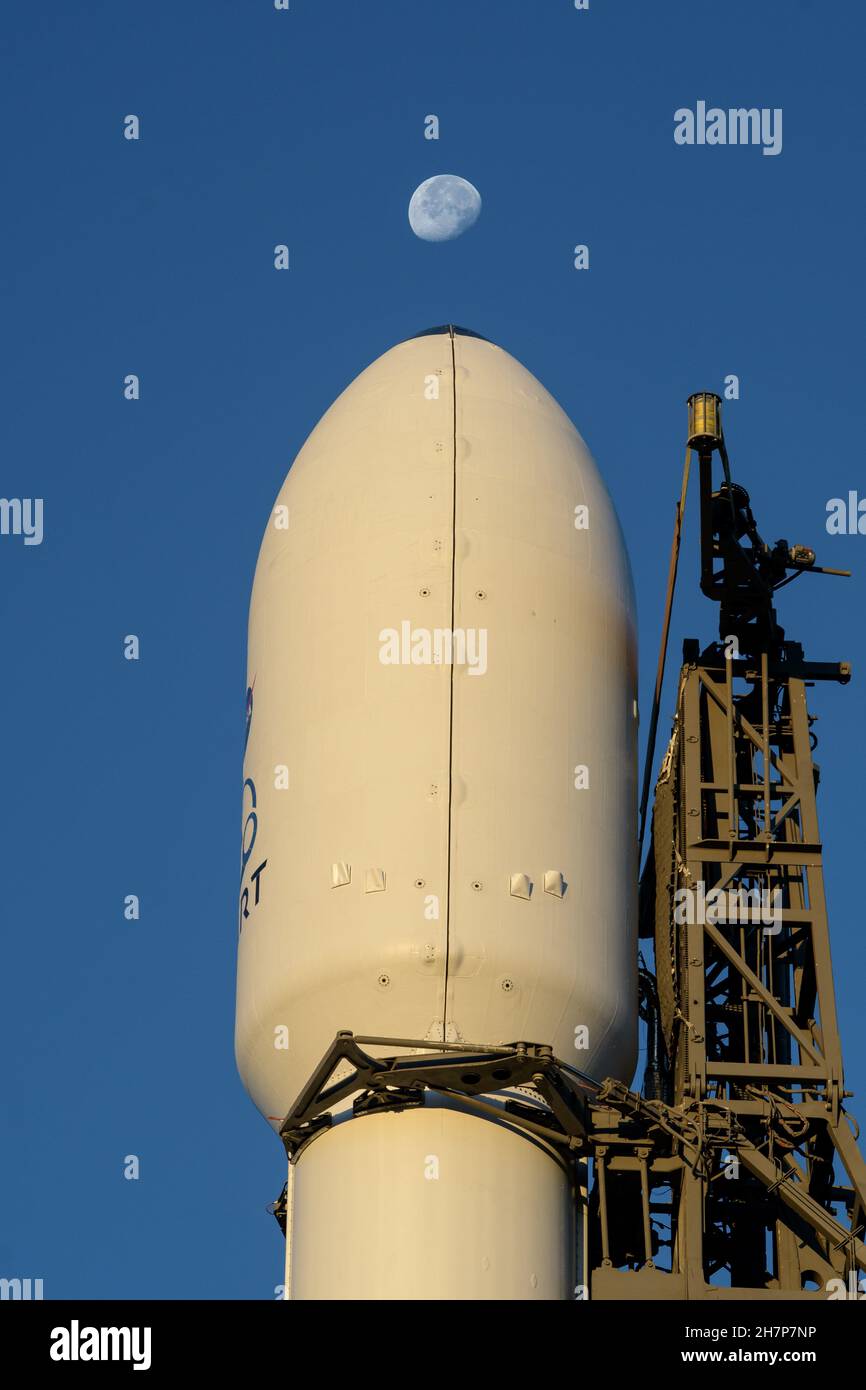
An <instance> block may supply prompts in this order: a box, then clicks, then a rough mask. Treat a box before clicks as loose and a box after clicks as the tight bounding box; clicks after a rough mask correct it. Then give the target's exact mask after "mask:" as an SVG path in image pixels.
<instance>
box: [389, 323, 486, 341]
mask: <svg viewBox="0 0 866 1390" xmlns="http://www.w3.org/2000/svg"><path fill="white" fill-rule="evenodd" d="M436 333H450V334H451V336H452V337H453V336H454V335H455V334H457V335H459V336H460V337H461V338H480V339H481V341H482V343H489V342H490V341H491V340H490V338H485V336H484V334H483V333H475V332H474V331H473V330H472V329H471V328H461V327H460V325H459V324H457V323H440V324H439V325H438V327H436V328H423V329H422V330H421V332H420V333H413V334H412V337H411V338H404V339H403V342H404V343H411V342H412V341H413V340H414V339H415V338H429V337H431V336H432V335H433V334H436Z"/></svg>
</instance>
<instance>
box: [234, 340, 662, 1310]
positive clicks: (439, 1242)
mask: <svg viewBox="0 0 866 1390" xmlns="http://www.w3.org/2000/svg"><path fill="white" fill-rule="evenodd" d="M636 728H637V706H636V641H635V619H634V597H633V591H632V584H631V578H630V572H629V566H628V561H627V558H626V554H625V549H624V546H623V541H622V536H621V532H620V528H619V525H618V522H617V519H616V516H615V513H614V510H613V507H612V504H611V501H610V498H609V497H608V494H607V492H606V490H605V487H604V484H603V482H602V480H601V478H600V476H599V473H598V470H597V469H596V466H595V464H594V462H593V460H592V458H591V457H590V455H589V453H588V451H587V449H586V446H585V445H584V443H583V440H582V439H581V437H580V435H579V434H578V433H577V431H576V430H575V429H574V427H573V425H572V424H571V422H570V421H569V420H568V418H567V417H566V415H565V414H564V413H563V411H562V410H561V409H560V408H559V406H558V405H557V404H556V402H555V401H554V400H553V399H552V398H551V397H550V396H549V395H548V393H547V392H546V391H545V390H544V388H543V387H542V386H541V385H540V384H539V383H538V382H537V381H536V380H535V378H534V377H533V376H531V375H530V374H529V373H528V372H527V371H526V370H525V369H524V368H523V367H522V366H520V364H519V363H518V362H516V361H515V360H514V358H512V357H510V356H509V355H508V354H507V353H506V352H504V351H503V350H502V349H501V348H499V347H496V346H494V345H493V344H492V343H490V342H487V341H486V340H485V339H482V338H479V337H478V336H476V335H474V334H472V333H468V332H466V331H464V330H462V329H459V328H453V327H451V326H446V327H444V328H440V329H435V330H433V331H432V332H429V333H424V334H421V335H419V336H418V337H415V338H411V339H409V340H408V341H407V342H403V343H401V344H399V346H397V347H395V348H393V349H392V350H391V351H389V352H386V353H385V354H384V356H382V357H380V358H379V359H378V360H377V361H376V362H374V363H373V364H372V366H370V367H368V368H367V369H366V371H364V372H362V373H361V375H360V376H359V377H357V379H356V380H355V381H353V382H352V384H351V385H350V386H349V387H348V388H347V389H346V390H345V391H344V392H343V394H342V395H341V396H340V397H339V399H338V400H337V401H336V402H335V403H334V405H333V406H332V407H331V408H330V410H328V412H327V413H326V414H325V416H324V417H323V419H322V420H321V421H320V423H319V424H318V425H317V427H316V428H315V429H314V430H313V432H312V434H311V435H310V437H309V439H308V440H307V442H306V444H305V445H304V447H303V448H302V450H301V452H300V453H299V455H298V457H297V459H296V460H295V462H294V464H293V465H292V468H291V470H290V472H289V474H288V477H287V478H286V481H285V483H284V485H283V488H282V491H281V492H280V495H279V497H278V499H277V503H276V505H275V507H274V510H273V512H272V515H271V518H270V522H269V525H268V527H267V531H266V534H265V537H264V540H263V542H262V547H261V553H260V555H259V561H258V567H257V570H256V577H255V585H254V589H253V597H252V604H251V609H250V629H249V664H248V694H247V743H246V751H245V761H244V788H243V846H242V878H241V885H240V905H239V932H240V936H239V956H238V997H237V1032H236V1051H237V1059H238V1066H239V1069H240V1072H241V1076H242V1077H243V1080H244V1082H245V1085H246V1087H247V1089H248V1091H249V1093H250V1095H251V1096H252V1098H253V1100H254V1102H255V1104H256V1105H257V1106H258V1108H259V1109H260V1110H261V1112H262V1113H263V1114H264V1115H265V1116H266V1117H267V1118H268V1119H269V1121H270V1122H271V1124H272V1125H273V1126H274V1127H275V1128H276V1129H277V1130H279V1129H280V1125H281V1122H282V1120H283V1117H284V1116H285V1115H286V1114H287V1113H288V1112H289V1110H290V1109H291V1108H292V1106H293V1104H294V1102H295V1100H296V1098H297V1097H298V1095H299V1093H300V1092H301V1091H302V1090H303V1088H304V1087H305V1086H306V1084H307V1082H308V1081H309V1079H310V1077H311V1075H312V1074H313V1072H314V1071H315V1069H316V1067H317V1065H318V1064H319V1062H320V1061H321V1059H322V1057H323V1054H324V1053H325V1052H326V1051H327V1049H328V1047H329V1045H330V1044H331V1043H332V1042H333V1040H334V1037H335V1035H336V1034H337V1033H338V1032H340V1031H341V1030H351V1032H353V1033H355V1034H363V1035H375V1036H376V1037H380V1038H383V1039H419V1040H424V1041H425V1042H427V1043H428V1044H429V1046H430V1048H432V1049H435V1048H436V1046H437V1044H442V1043H443V1042H444V1043H466V1044H484V1045H498V1044H509V1043H513V1042H515V1041H516V1040H521V1039H522V1040H530V1041H532V1042H534V1043H541V1044H548V1045H550V1046H551V1047H552V1049H553V1052H554V1053H555V1055H556V1057H558V1058H559V1059H560V1060H561V1062H563V1063H564V1064H566V1066H570V1067H574V1068H576V1069H579V1070H580V1071H581V1072H583V1073H586V1074H588V1075H589V1076H591V1077H595V1078H599V1079H601V1078H603V1077H605V1076H616V1077H619V1078H621V1079H623V1080H625V1081H629V1080H630V1079H631V1075H632V1071H633V1068H634V1062H635V1055H636V1041H637V1012H638V1010H637V980H636V902H635V892H636V881H637V845H636V821H635V791H636ZM366 1050H367V1051H372V1052H373V1053H374V1055H381V1056H384V1055H386V1054H389V1053H394V1052H395V1051H397V1050H398V1049H396V1048H394V1047H390V1048H389V1047H388V1046H385V1045H382V1046H380V1047H378V1049H377V1048H375V1047H373V1048H368V1049H366ZM512 1098H513V1097H512ZM490 1099H491V1111H490V1113H489V1115H488V1116H487V1117H486V1118H481V1117H479V1115H477V1114H472V1113H469V1112H468V1111H467V1110H466V1109H465V1108H463V1107H461V1105H460V1102H459V1099H457V1098H454V1097H449V1096H447V1095H444V1096H443V1095H438V1096H437V1095H435V1094H433V1093H431V1092H429V1091H427V1092H425V1096H424V1100H425V1103H424V1104H420V1105H417V1106H414V1107H411V1108H403V1109H398V1110H396V1111H394V1112H389V1111H382V1112H377V1113H366V1114H355V1113H354V1112H353V1109H352V1106H351V1103H346V1104H345V1105H343V1106H342V1107H341V1106H339V1105H337V1106H335V1108H334V1113H333V1115H332V1120H333V1123H332V1124H331V1125H330V1127H329V1128H327V1129H325V1130H323V1131H322V1132H321V1133H320V1134H319V1136H318V1137H317V1138H315V1140H314V1141H313V1142H311V1143H309V1144H308V1145H306V1146H305V1147H303V1149H302V1150H301V1152H300V1155H299V1156H296V1157H297V1161H296V1163H294V1165H293V1171H292V1173H291V1179H292V1180H291V1182H290V1184H289V1191H290V1211H289V1213H288V1231H289V1237H288V1239H287V1272H286V1284H287V1288H288V1289H290V1291H291V1293H290V1296H291V1297H293V1298H301V1299H307V1298H325V1299H330V1298H334V1299H337V1298H421V1299H424V1298H428V1299H429V1298H495V1299H530V1298H547V1299H550V1298H568V1297H572V1296H573V1289H574V1284H575V1281H576V1279H578V1278H579V1273H578V1272H576V1259H577V1254H576V1251H577V1246H578V1244H579V1241H578V1239H577V1229H576V1226H577V1223H576V1217H575V1212H576V1204H575V1193H574V1191H573V1176H570V1175H569V1171H568V1169H567V1167H566V1166H564V1165H563V1164H562V1163H561V1162H559V1161H558V1159H557V1156H556V1154H555V1153H554V1152H553V1151H552V1150H551V1148H550V1146H549V1145H547V1144H545V1143H544V1142H543V1140H541V1139H539V1138H538V1137H532V1136H530V1135H529V1134H527V1133H525V1132H519V1131H517V1130H515V1129H514V1128H513V1127H511V1126H510V1125H509V1124H508V1121H507V1116H506V1112H505V1110H504V1109H503V1108H501V1107H502V1106H503V1105H504V1097H503V1095H501V1094H500V1095H497V1096H496V1097H491V1098H490ZM497 1106H498V1107H500V1109H499V1111H498V1112H497ZM497 1115H498V1117H497ZM287 1296H289V1295H288V1294H287Z"/></svg>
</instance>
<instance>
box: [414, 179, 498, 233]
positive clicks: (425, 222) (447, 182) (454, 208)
mask: <svg viewBox="0 0 866 1390" xmlns="http://www.w3.org/2000/svg"><path fill="white" fill-rule="evenodd" d="M480 211H481V194H480V193H479V192H478V189H477V188H475V187H474V186H473V185H472V184H471V183H469V182H468V180H467V179H461V178H460V177H459V175H457V174H434V176H433V178H432V179H425V180H424V182H423V183H422V184H419V186H418V187H417V188H416V189H415V192H414V193H413V194H412V197H411V199H410V200H409V225H410V227H411V228H412V231H413V232H414V233H415V235H416V236H418V237H420V238H421V240H422V241H453V240H454V238H455V237H458V236H460V234H461V233H462V232H465V231H466V230H467V229H468V228H469V227H471V226H472V224H473V222H476V221H477V220H478V214H479V213H480Z"/></svg>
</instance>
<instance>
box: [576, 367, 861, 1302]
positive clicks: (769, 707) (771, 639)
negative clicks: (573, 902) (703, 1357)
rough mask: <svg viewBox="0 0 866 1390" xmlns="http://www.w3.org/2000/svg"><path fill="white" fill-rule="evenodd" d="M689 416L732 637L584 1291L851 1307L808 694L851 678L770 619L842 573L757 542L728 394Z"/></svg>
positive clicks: (649, 921) (649, 902)
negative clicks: (731, 453)
mask: <svg viewBox="0 0 866 1390" xmlns="http://www.w3.org/2000/svg"><path fill="white" fill-rule="evenodd" d="M689 413H690V427H689V449H690V450H692V449H694V450H695V451H696V452H697V455H698V460H699V471H700V489H701V497H700V514H701V588H702V590H703V592H704V593H705V594H706V595H707V596H708V597H709V598H711V599H713V600H715V601H717V602H718V603H719V604H720V609H721V612H720V627H719V631H720V640H719V641H718V642H714V643H712V644H711V645H710V646H708V647H707V648H706V649H705V650H703V651H701V650H700V647H699V644H698V643H697V642H695V641H687V642H686V643H685V644H684V649H683V665H682V669H681V671H680V676H679V684H678V692H677V702H676V715H675V719H674V728H673V736H672V738H671V741H670V744H669V746H668V748H667V751H666V753H665V756H664V759H663V762H662V767H661V771H660V774H659V776H658V781H657V783H656V789H655V802H654V808H653V833H652V843H651V848H650V854H649V856H648V860H647V865H646V868H645V871H644V875H643V880H642V884H641V935H642V936H643V937H649V938H652V940H653V943H654V955H655V966H656V970H655V975H654V976H653V975H651V974H650V972H649V971H647V970H643V971H642V972H641V978H642V986H643V991H642V993H643V1007H642V1013H643V1016H644V1018H645V1021H646V1023H647V1028H648V1036H649V1048H648V1056H649V1064H648V1067H647V1073H646V1079H645V1084H644V1095H643V1096H640V1097H638V1096H636V1095H634V1094H633V1093H631V1092H629V1091H628V1090H627V1089H626V1088H625V1087H623V1086H622V1085H620V1084H619V1083H616V1082H607V1083H605V1085H604V1086H603V1087H602V1090H601V1092H600V1094H599V1097H598V1098H597V1100H596V1102H595V1103H594V1104H593V1106H592V1108H591V1117H592V1118H591V1131H590V1136H589V1140H590V1151H591V1153H592V1155H593V1158H594V1160H595V1163H594V1183H593V1188H592V1192H591V1194H590V1203H589V1216H590V1219H589V1223H588V1227H589V1252H588V1265H589V1275H588V1280H589V1288H590V1296H591V1297H593V1298H616V1299H622V1298H625V1299H628V1298H676V1299H721V1298H726V1297H733V1298H740V1299H741V1298H749V1299H756V1298H767V1299H773V1298H779V1299H791V1298H804V1297H805V1298H809V1297H812V1298H827V1297H828V1290H833V1289H842V1290H844V1291H845V1292H846V1293H847V1292H848V1291H849V1290H850V1291H851V1296H856V1291H857V1289H858V1280H859V1272H860V1271H866V1245H864V1243H863V1240H862V1239H861V1236H862V1233H863V1224H864V1220H866V1164H864V1160H863V1157H862V1155H861V1153H860V1151H859V1149H858V1146H857V1140H856V1127H854V1126H853V1121H852V1119H851V1117H850V1116H849V1115H848V1114H847V1113H846V1111H845V1108H844V1101H845V1099H846V1097H847V1095H848V1093H847V1092H846V1091H845V1090H844V1082H843V1071H842V1053H841V1044H840V1040H839V1031H838V1025H837V1018H836V1004H835V995H834V987H833V973H832V966H831V960H830V938H829V930H828V922H827V911H826V903H825V897H824V875H823V863H822V846H821V839H820V833H819V828H818V815H817V807H816V791H817V786H818V780H819V774H818V768H817V766H816V764H815V762H814V761H813V752H814V747H815V738H814V735H813V734H812V731H811V725H812V722H813V716H812V715H810V713H809V709H808V705H807V699H806V692H807V689H808V688H809V687H810V686H811V685H813V684H814V683H816V682H819V681H827V680H834V681H840V682H843V683H844V682H847V681H848V679H849V678H850V668H849V667H848V665H847V664H846V663H844V662H840V663H836V664H832V663H822V662H811V661H807V660H806V659H805V657H804V653H803V649H802V647H801V646H800V645H799V644H797V643H796V642H791V641H788V640H786V638H785V634H784V631H783V630H782V629H781V628H780V627H779V624H778V621H777V618H776V613H775V609H774V606H773V596H774V593H775V591H776V589H778V588H779V587H781V586H782V585H784V584H786V583H788V582H790V580H791V579H793V578H796V577H797V576H798V575H799V574H802V573H807V572H811V573H839V572H838V571H827V570H821V569H819V567H817V566H816V565H815V563H814V560H815V557H814V553H813V552H812V551H811V550H809V549H807V548H805V547H803V546H789V545H788V544H787V542H786V541H779V542H776V544H775V545H773V546H770V545H767V544H766V543H765V542H764V541H763V540H762V539H761V537H760V535H759V534H758V531H757V527H756V524H755V520H754V517H753V515H752V512H751V507H750V504H749V497H748V494H747V493H746V492H745V490H744V489H743V488H741V487H739V486H738V485H736V484H735V483H733V482H732V481H731V478H730V470H729V465H728V459H727V452H726V450H725V445H724V436H723V434H722V430H721V402H720V401H719V399H718V397H716V396H711V395H699V396H695V397H692V398H690V401H689ZM715 453H718V454H719V456H720V458H721V461H722V464H723V468H724V473H725V481H724V482H723V483H722V484H721V485H720V487H719V488H718V489H714V486H713V480H712V469H713V458H714V454H715ZM688 466H689V455H687V465H686V479H687V477H688ZM684 500H685V486H684V489H683V497H682V502H681V506H682V503H684ZM681 521H682V516H681V511H680V512H678V518H677V526H676V527H675V544H676V545H677V546H678V543H679V530H680V526H681ZM675 570H676V564H675V561H674V563H673V564H672V573H675ZM669 598H670V594H669ZM668 618H669V609H668V615H666V620H665V621H666V624H667V621H668ZM659 689H660V682H659V684H658V685H657V691H658V690H659ZM648 757H649V758H651V757H652V751H651V750H650V752H649V754H648ZM840 1174H842V1175H844V1177H845V1178H847V1182H842V1181H840Z"/></svg>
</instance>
